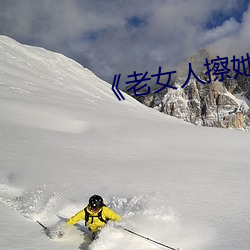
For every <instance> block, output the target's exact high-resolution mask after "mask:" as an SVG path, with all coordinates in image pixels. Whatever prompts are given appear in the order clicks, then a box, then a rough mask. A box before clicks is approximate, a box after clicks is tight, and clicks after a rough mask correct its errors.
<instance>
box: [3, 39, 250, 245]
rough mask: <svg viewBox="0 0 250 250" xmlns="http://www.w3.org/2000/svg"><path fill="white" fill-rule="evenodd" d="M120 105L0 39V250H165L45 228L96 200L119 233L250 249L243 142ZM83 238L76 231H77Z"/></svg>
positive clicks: (54, 62) (96, 84) (41, 54)
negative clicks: (115, 219)
mask: <svg viewBox="0 0 250 250" xmlns="http://www.w3.org/2000/svg"><path fill="white" fill-rule="evenodd" d="M124 95H125V98H126V100H125V101H122V102H119V101H118V100H117V98H116V96H115V95H114V93H113V92H112V91H111V86H110V85H109V84H108V83H105V82H104V81H102V80H100V79H98V78H97V77H96V76H95V75H94V74H93V73H91V72H90V71H89V70H87V69H85V68H83V67H82V66H81V65H79V64H77V63H76V62H74V61H72V60H70V59H68V58H66V57H64V56H62V55H60V54H56V53H53V52H49V51H46V50H44V49H41V48H36V47H29V46H24V45H21V44H19V43H17V42H16V41H14V40H12V39H10V38H7V37H4V36H0V149H1V150H0V156H1V163H0V212H1V215H2V218H1V224H0V229H1V236H0V248H1V249H5V250H9V249H11V250H13V249H25V250H26V249H60V250H63V249H67V250H69V249H72V250H73V249H82V250H86V249H90V250H104V249H105V250H108V249H109V250H117V249H120V250H132V249H133V250H137V249H143V250H151V249H152V250H153V249H163V247H160V246H158V245H156V244H153V243H151V242H148V241H146V240H145V239H142V238H139V237H137V236H134V235H132V234H129V233H128V232H125V231H123V230H121V229H116V228H114V227H113V226H112V225H108V226H107V227H106V228H105V229H104V230H103V231H102V233H101V235H100V238H98V239H97V240H96V241H95V242H93V243H92V244H90V241H89V240H88V238H87V237H86V236H84V235H83V230H86V229H84V228H83V227H77V226H75V227H73V228H71V229H70V230H69V231H68V232H67V234H66V235H65V237H64V238H62V239H53V240H52V239H50V238H49V237H47V236H46V235H45V234H44V232H43V230H42V228H41V227H40V226H39V225H38V224H37V223H36V220H40V221H41V222H43V223H44V224H45V225H47V226H50V227H53V226H54V225H55V223H57V222H58V221H59V218H58V215H59V216H62V217H65V218H68V217H70V216H72V215H74V214H75V213H76V212H78V211H79V210H80V209H82V208H84V206H85V205H86V204H87V202H88V198H89V196H91V195H92V194H95V193H97V194H100V195H102V196H103V198H104V201H105V202H106V204H107V205H108V206H110V207H111V208H112V209H113V210H114V211H116V212H117V213H119V214H120V215H121V216H122V218H123V222H122V225H123V226H124V227H126V228H128V229H130V230H133V231H135V232H137V233H139V234H142V235H145V236H147V237H149V238H152V239H154V240H157V241H160V242H162V243H164V244H166V245H169V246H172V247H174V248H177V247H181V248H183V249H184V250H212V249H213V250H214V249H219V250H236V249H241V250H248V249H249V247H250V239H249V235H250V228H249V224H250V219H249V218H250V201H249V195H250V166H249V162H250V156H249V145H250V134H249V133H248V132H242V131H233V130H223V129H214V128H212V129H210V128H204V127H196V126H193V125H190V124H187V123H185V122H181V121H179V120H177V119H175V118H173V117H167V116H165V115H164V114H161V113H158V112H157V111H155V110H152V109H150V108H147V107H145V106H143V105H142V104H139V103H138V102H136V101H135V100H134V99H132V98H131V97H129V96H127V95H126V94H124ZM81 225H82V226H83V225H84V223H81Z"/></svg>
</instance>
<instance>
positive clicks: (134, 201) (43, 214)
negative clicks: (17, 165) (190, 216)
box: [0, 183, 204, 250]
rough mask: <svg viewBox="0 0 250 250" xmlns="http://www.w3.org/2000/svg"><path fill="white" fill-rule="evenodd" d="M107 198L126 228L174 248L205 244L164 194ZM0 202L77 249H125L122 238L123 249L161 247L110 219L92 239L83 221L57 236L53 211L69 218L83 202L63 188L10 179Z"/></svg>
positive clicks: (1, 189)
mask: <svg viewBox="0 0 250 250" xmlns="http://www.w3.org/2000/svg"><path fill="white" fill-rule="evenodd" d="M107 199H108V200H109V202H108V203H107V206H109V207H111V208H112V209H114V210H115V211H117V212H118V213H119V214H120V215H121V216H122V217H123V222H122V223H121V224H122V226H123V227H125V228H128V229H129V230H132V231H135V232H137V233H139V234H141V235H143V236H146V237H149V238H150V237H152V239H153V240H156V241H157V240H158V241H159V242H161V243H163V244H166V245H168V244H169V245H170V246H172V247H173V246H174V247H176V248H177V247H180V245H185V246H186V247H185V249H192V248H193V247H195V249H198V248H197V247H198V246H199V244H204V239H203V240H200V241H199V240H197V239H198V238H199V232H198V230H199V227H200V225H196V229H195V228H194V227H193V228H192V227H190V225H188V226H187V225H185V223H184V222H182V221H180V220H179V217H178V215H176V214H175V212H174V211H173V209H172V208H170V207H166V206H165V205H164V197H163V196H161V195H141V196H134V197H130V198H125V197H124V198H116V197H110V198H109V197H107ZM0 202H2V203H3V204H4V205H6V206H7V207H9V208H10V209H12V210H15V211H17V212H18V213H20V215H21V216H23V217H25V218H27V219H29V220H32V221H34V222H36V220H39V221H41V222H45V225H46V226H48V228H49V229H50V235H49V236H50V237H51V238H53V240H56V241H62V242H65V244H69V245H71V246H72V244H73V245H76V244H79V249H82V250H87V249H89V250H98V249H102V250H106V249H107V250H108V249H114V250H115V249H119V248H120V247H123V249H124V245H121V244H123V243H120V242H124V241H126V242H128V244H127V246H126V249H138V250H139V249H144V250H150V249H152V250H153V249H162V247H161V246H159V245H157V244H155V243H152V242H150V241H147V240H145V239H143V238H140V237H138V236H135V235H133V234H130V233H128V232H125V231H124V230H122V229H116V228H114V226H113V223H110V225H107V226H106V227H105V228H104V229H103V230H102V232H101V233H100V235H99V238H98V239H97V240H95V241H94V242H92V243H91V241H90V240H89V237H88V236H87V234H88V232H87V228H86V227H85V226H84V223H83V222H80V223H79V224H77V225H76V226H74V227H71V228H70V229H69V228H68V229H67V230H66V233H65V235H64V237H63V238H62V239H58V238H57V237H56V234H57V231H58V230H60V229H61V228H63V226H64V224H65V220H64V219H61V220H59V219H58V216H56V214H62V215H64V216H63V217H66V218H69V217H70V216H71V215H73V214H74V213H75V211H78V210H79V209H82V208H83V207H82V204H79V203H76V202H72V201H69V200H66V199H65V198H64V196H63V192H62V193H51V192H49V189H48V188H47V187H46V186H45V185H44V186H42V187H36V188H34V189H31V190H26V191H25V190H22V189H20V188H16V187H14V186H12V185H11V184H10V183H1V184H0ZM186 230H189V232H188V231H186ZM192 230H193V231H192ZM202 230H204V228H202ZM197 236H198V237H197ZM192 238H193V239H192ZM121 239H122V241H121ZM161 239H165V241H166V242H162V240H161ZM177 245H178V246H177Z"/></svg>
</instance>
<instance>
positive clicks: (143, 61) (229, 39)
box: [0, 0, 250, 83]
mask: <svg viewBox="0 0 250 250" xmlns="http://www.w3.org/2000/svg"><path fill="white" fill-rule="evenodd" d="M248 6H249V0H209V1H207V0H126V1H125V0H105V1H104V0H71V1H68V0H44V1H33V0H22V1H19V0H13V1H9V0H1V1H0V34H3V35H7V36H10V37H12V38H14V39H16V40H17V41H19V42H22V43H28V44H31V45H36V46H41V47H44V48H47V49H49V50H53V51H57V52H60V53H63V54H65V55H67V56H69V57H71V58H73V59H75V60H77V61H78V62H80V63H81V64H82V65H83V66H85V67H87V68H89V69H90V70H91V71H93V72H94V73H95V74H97V75H98V76H99V77H101V78H102V79H104V80H106V81H108V82H110V83H112V80H113V77H114V75H115V74H122V77H126V76H127V75H130V74H131V73H132V72H133V71H137V72H141V73H144V72H146V71H148V72H149V73H152V74H153V73H156V72H157V70H158V67H159V66H161V67H163V70H166V71H172V70H175V68H176V65H178V64H179V63H180V62H181V61H182V60H183V59H184V58H186V57H187V56H190V55H192V54H193V53H194V52H196V51H197V50H199V49H201V48H204V47H206V48H210V50H211V51H213V53H214V55H221V56H228V57H229V56H232V55H234V54H235V55H238V56H240V55H245V54H246V53H247V52H250V48H249V47H250V46H249V38H250V28H249V24H250V10H249V8H248Z"/></svg>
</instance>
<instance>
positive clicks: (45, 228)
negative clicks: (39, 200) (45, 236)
mask: <svg viewBox="0 0 250 250" xmlns="http://www.w3.org/2000/svg"><path fill="white" fill-rule="evenodd" d="M36 222H37V223H38V224H39V225H40V226H42V227H43V229H44V230H45V231H46V230H48V228H47V227H45V226H44V225H43V224H42V223H41V222H39V221H38V220H37V221H36Z"/></svg>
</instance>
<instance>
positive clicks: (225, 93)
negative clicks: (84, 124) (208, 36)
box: [136, 50, 250, 130]
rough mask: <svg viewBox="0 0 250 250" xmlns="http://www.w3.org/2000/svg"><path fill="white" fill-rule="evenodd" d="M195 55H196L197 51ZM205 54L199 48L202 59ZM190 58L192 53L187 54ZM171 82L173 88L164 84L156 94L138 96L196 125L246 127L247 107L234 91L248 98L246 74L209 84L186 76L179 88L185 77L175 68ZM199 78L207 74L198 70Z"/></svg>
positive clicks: (249, 84) (249, 80) (248, 124)
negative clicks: (175, 72) (175, 77)
mask: <svg viewBox="0 0 250 250" xmlns="http://www.w3.org/2000/svg"><path fill="white" fill-rule="evenodd" d="M198 56H199V55H198ZM205 58H209V57H208V54H207V53H206V50H202V59H201V58H200V57H199V61H201V60H203V59H204V60H205ZM189 60H190V61H191V62H194V61H195V58H194V57H191V58H189ZM178 73H179V74H178V77H177V79H176V80H175V82H174V83H173V86H175V87H178V89H177V90H174V89H171V88H167V89H165V90H164V91H161V92H159V93H158V94H151V95H147V96H141V97H139V98H136V99H138V100H139V101H140V102H142V103H143V104H145V105H147V106H149V107H152V108H155V109H157V110H159V111H160V112H163V113H165V114H167V115H171V116H174V117H177V118H180V119H182V120H185V121H187V122H191V123H193V124H196V125H202V126H209V127H222V128H235V129H246V130H247V129H249V128H250V108H249V106H248V105H247V103H246V102H245V101H243V100H240V99H238V98H236V97H235V96H234V95H233V94H238V95H241V96H243V97H244V98H246V99H248V98H249V100H250V76H244V75H242V76H238V78H237V79H236V80H234V79H233V78H231V79H228V78H227V79H225V80H224V81H223V82H220V81H218V80H216V81H215V80H214V78H213V77H212V81H211V83H210V84H202V83H200V82H198V81H197V80H196V79H190V81H189V83H188V84H187V86H186V87H184V88H180V86H182V85H183V84H184V82H185V81H186V78H184V75H183V71H181V70H180V71H179V72H178ZM199 77H200V78H201V79H203V80H205V79H206V78H207V76H206V75H205V74H204V72H203V73H200V75H199Z"/></svg>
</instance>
